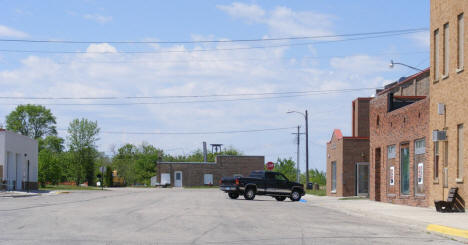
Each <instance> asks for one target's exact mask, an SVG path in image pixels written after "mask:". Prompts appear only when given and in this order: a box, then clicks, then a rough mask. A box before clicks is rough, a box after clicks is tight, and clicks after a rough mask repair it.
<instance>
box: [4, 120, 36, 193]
mask: <svg viewBox="0 0 468 245" xmlns="http://www.w3.org/2000/svg"><path fill="white" fill-rule="evenodd" d="M37 157H38V145H37V141H36V140H34V139H31V138H29V137H27V136H24V135H21V134H18V133H15V132H10V131H6V130H4V129H0V184H1V185H0V189H7V190H26V189H28V187H29V189H31V190H34V189H37V188H38V184H37V170H38V169H37V168H38V161H37ZM28 183H29V184H28Z"/></svg>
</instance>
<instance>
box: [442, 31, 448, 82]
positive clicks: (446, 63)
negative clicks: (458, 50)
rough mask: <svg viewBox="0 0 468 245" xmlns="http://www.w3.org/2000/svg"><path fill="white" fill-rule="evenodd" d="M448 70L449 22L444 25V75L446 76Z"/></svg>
mask: <svg viewBox="0 0 468 245" xmlns="http://www.w3.org/2000/svg"><path fill="white" fill-rule="evenodd" d="M448 71H449V24H448V23H446V24H445V25H444V71H443V74H444V76H448Z"/></svg>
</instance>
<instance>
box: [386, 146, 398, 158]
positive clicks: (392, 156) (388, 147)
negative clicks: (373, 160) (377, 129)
mask: <svg viewBox="0 0 468 245" xmlns="http://www.w3.org/2000/svg"><path fill="white" fill-rule="evenodd" d="M390 149H393V152H392V153H391V154H390ZM395 158H396V145H395V144H393V145H387V159H395Z"/></svg>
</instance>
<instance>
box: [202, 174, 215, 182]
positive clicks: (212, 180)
mask: <svg viewBox="0 0 468 245" xmlns="http://www.w3.org/2000/svg"><path fill="white" fill-rule="evenodd" d="M209 175H211V183H206V176H209ZM213 182H214V176H213V174H203V184H204V185H213Z"/></svg>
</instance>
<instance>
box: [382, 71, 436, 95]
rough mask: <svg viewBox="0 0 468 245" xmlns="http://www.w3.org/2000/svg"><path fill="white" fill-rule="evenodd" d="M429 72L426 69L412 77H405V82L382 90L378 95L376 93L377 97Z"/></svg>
mask: <svg viewBox="0 0 468 245" xmlns="http://www.w3.org/2000/svg"><path fill="white" fill-rule="evenodd" d="M430 70H431V68H430V67H428V68H426V69H424V70H422V71H420V72H418V73H416V74H413V75H412V76H410V77H407V78H406V79H405V80H403V81H401V82H398V83H396V84H395V85H393V86H391V87H390V88H387V89H384V90H382V91H380V92H379V93H377V95H382V94H384V93H387V92H388V91H389V90H392V89H394V88H396V87H398V86H400V85H402V84H404V83H407V82H409V81H411V80H413V79H415V78H417V77H419V76H421V75H423V74H424V73H426V72H430Z"/></svg>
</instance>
